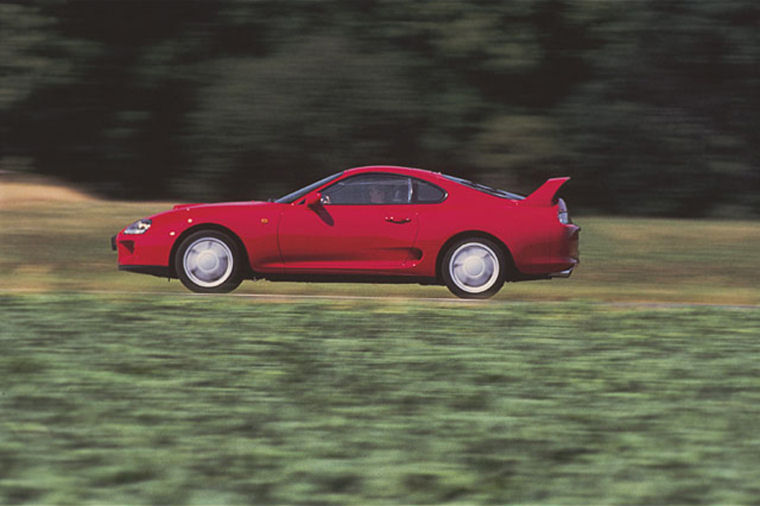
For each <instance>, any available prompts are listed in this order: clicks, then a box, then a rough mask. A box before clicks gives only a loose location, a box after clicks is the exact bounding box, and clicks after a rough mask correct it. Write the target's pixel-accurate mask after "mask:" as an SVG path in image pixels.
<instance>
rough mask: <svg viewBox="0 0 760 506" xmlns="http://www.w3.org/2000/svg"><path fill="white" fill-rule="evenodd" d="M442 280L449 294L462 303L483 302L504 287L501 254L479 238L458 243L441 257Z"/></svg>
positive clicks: (503, 265) (499, 249)
mask: <svg viewBox="0 0 760 506" xmlns="http://www.w3.org/2000/svg"><path fill="white" fill-rule="evenodd" d="M441 268H442V272H441V274H442V276H443V281H444V282H445V283H446V286H447V287H448V289H449V290H451V292H452V293H453V294H454V295H456V296H457V297H462V298H465V299H487V298H489V297H492V296H493V295H495V294H496V292H498V291H499V290H500V289H501V287H502V285H504V269H505V261H504V253H503V252H502V250H501V248H499V246H498V245H496V244H495V243H494V242H493V241H490V240H488V239H484V238H481V237H471V238H465V239H460V240H459V241H457V242H455V243H454V244H452V245H451V247H449V249H448V250H447V251H446V254H445V256H444V257H443V265H442V266H441Z"/></svg>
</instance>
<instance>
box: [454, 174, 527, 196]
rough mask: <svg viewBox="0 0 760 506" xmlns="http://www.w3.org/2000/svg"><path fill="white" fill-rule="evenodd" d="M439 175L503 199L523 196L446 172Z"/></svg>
mask: <svg viewBox="0 0 760 506" xmlns="http://www.w3.org/2000/svg"><path fill="white" fill-rule="evenodd" d="M441 175H442V176H443V177H445V178H446V179H448V180H450V181H454V182H455V183H459V184H461V185H464V186H467V187H469V188H473V189H475V190H478V191H481V192H483V193H487V194H489V195H493V196H494V197H501V198H503V199H512V200H523V199H524V198H525V197H524V196H523V195H519V194H517V193H512V192H508V191H506V190H499V189H498V188H492V187H490V186H487V185H484V184H480V183H473V182H472V181H469V180H467V179H462V178H461V177H455V176H449V175H448V174H441Z"/></svg>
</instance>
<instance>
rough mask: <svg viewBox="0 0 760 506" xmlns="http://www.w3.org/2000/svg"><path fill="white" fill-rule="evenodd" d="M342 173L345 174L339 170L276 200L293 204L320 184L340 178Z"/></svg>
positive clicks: (280, 202) (279, 202)
mask: <svg viewBox="0 0 760 506" xmlns="http://www.w3.org/2000/svg"><path fill="white" fill-rule="evenodd" d="M342 175H343V173H342V172H338V173H337V174H333V175H332V176H327V177H326V178H324V179H320V180H319V181H317V182H316V183H311V184H310V185H309V186H304V187H303V188H301V189H300V190H296V191H294V192H293V193H288V194H287V195H285V196H284V197H280V198H279V199H277V200H275V202H277V203H278V204H292V203H293V202H295V201H296V200H298V199H300V198H301V197H303V196H304V195H306V194H307V193H309V192H311V191H313V190H316V189H317V188H319V187H320V186H322V185H325V184H327V183H329V182H330V181H332V180H333V179H336V178H338V177H339V176H342Z"/></svg>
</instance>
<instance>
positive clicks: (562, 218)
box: [557, 199, 572, 225]
mask: <svg viewBox="0 0 760 506" xmlns="http://www.w3.org/2000/svg"><path fill="white" fill-rule="evenodd" d="M557 219H558V220H559V222H560V223H562V224H563V225H569V224H570V223H572V221H571V220H570V214H568V212H567V204H565V201H564V200H563V199H557Z"/></svg>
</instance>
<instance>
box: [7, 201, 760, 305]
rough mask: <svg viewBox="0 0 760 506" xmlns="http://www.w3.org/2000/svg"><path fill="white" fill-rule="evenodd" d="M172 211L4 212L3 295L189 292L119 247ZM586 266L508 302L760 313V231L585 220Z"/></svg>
mask: <svg viewBox="0 0 760 506" xmlns="http://www.w3.org/2000/svg"><path fill="white" fill-rule="evenodd" d="M169 206H170V205H169V204H165V203H124V202H105V201H100V200H94V199H93V200H89V201H49V202H40V201H23V200H22V201H12V202H6V203H4V204H3V203H2V202H0V223H1V224H2V226H3V236H2V237H3V240H2V241H0V286H1V287H2V288H4V289H6V290H8V289H10V290H31V291H46V290H50V291H58V290H124V291H133V290H139V291H144V292H167V291H168V292H178V293H179V292H183V291H185V289H184V287H182V286H181V285H180V283H178V282H176V281H174V282H172V283H167V282H166V281H165V280H161V279H159V278H154V277H149V276H142V275H135V274H129V273H122V272H118V271H117V270H116V255H115V253H113V252H111V251H110V247H109V238H110V236H111V235H113V234H114V233H116V232H117V231H118V230H120V229H121V228H123V227H124V226H125V225H127V224H128V223H130V222H132V221H134V220H135V219H137V218H140V217H143V216H146V215H150V214H153V213H156V212H159V211H162V210H165V209H168V208H169ZM576 221H577V222H578V223H579V225H581V226H582V228H583V231H582V232H581V262H582V263H581V265H580V266H579V267H578V269H576V271H575V273H574V274H573V276H572V277H571V278H570V279H567V280H561V279H560V280H552V281H538V282H525V283H513V284H509V285H507V286H505V288H504V289H503V290H502V291H501V292H500V293H499V295H498V296H497V298H498V299H505V300H579V299H580V300H605V301H663V302H694V303H723V304H755V305H757V304H760V288H759V287H758V283H757V275H756V273H757V266H758V261H759V260H760V255H758V251H760V223H757V222H751V221H716V220H666V219H635V218H604V217H579V218H576ZM381 292H382V294H384V295H388V296H402V297H406V296H410V297H449V296H450V295H449V293H448V291H447V290H446V289H445V288H443V287H421V286H417V285H383V286H382V289H381ZM240 293H275V294H293V293H295V294H317V295H320V294H333V293H338V294H351V295H376V294H377V293H378V286H377V285H360V284H315V283H308V284H306V283H270V282H264V281H260V282H246V283H244V284H243V285H242V287H241V289H240Z"/></svg>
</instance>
